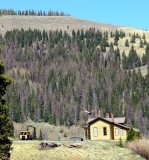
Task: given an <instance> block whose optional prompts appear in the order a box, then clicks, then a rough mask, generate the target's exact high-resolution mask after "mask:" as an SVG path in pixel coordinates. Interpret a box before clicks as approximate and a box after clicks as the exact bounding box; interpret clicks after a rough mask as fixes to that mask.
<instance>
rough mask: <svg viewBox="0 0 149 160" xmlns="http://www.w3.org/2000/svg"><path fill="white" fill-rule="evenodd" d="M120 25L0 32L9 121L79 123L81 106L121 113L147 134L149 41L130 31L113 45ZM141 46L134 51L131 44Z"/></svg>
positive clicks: (82, 118)
mask: <svg viewBox="0 0 149 160" xmlns="http://www.w3.org/2000/svg"><path fill="white" fill-rule="evenodd" d="M124 37H125V32H124V31H117V30H116V32H111V33H110V32H106V31H105V32H101V31H99V30H96V29H94V28H91V29H89V30H86V31H84V30H83V29H82V30H78V31H74V30H73V31H72V34H68V33H67V32H66V31H62V30H56V31H49V32H47V31H45V30H43V31H39V30H37V29H34V30H31V29H29V30H27V31H26V30H23V29H21V30H16V29H14V30H13V31H7V33H6V34H5V35H4V36H1V37H0V48H1V50H0V53H1V54H0V59H2V61H3V62H4V63H5V65H6V71H7V74H8V75H9V76H10V77H11V78H12V79H13V83H12V85H11V86H10V87H9V88H8V92H7V95H6V99H7V104H8V108H9V113H10V116H11V118H12V120H13V121H16V122H23V121H26V120H27V119H28V118H31V119H32V120H34V121H36V122H40V121H43V122H48V123H50V124H54V125H67V126H70V125H74V124H77V125H83V124H85V122H86V120H87V115H86V114H85V113H84V110H85V109H87V110H89V111H91V110H94V109H95V110H96V114H97V110H98V109H99V108H100V109H101V110H102V114H103V115H104V114H105V113H106V111H111V112H113V113H114V114H115V116H126V117H127V118H128V123H129V124H130V125H133V126H134V127H139V129H140V130H141V131H142V132H143V133H144V134H146V135H147V134H149V132H148V129H149V68H148V72H147V75H146V76H142V73H141V71H140V69H138V70H137V71H136V70H135V68H136V67H141V66H145V65H148V63H149V44H148V43H147V41H146V37H145V34H144V35H143V36H141V35H139V34H137V33H134V34H130V35H129V37H130V40H128V39H127V40H126V41H125V43H124V44H123V45H124V46H125V47H126V48H127V47H130V50H129V54H128V55H126V54H125V51H123V52H121V51H120V49H119V45H118V44H119V42H120V41H121V40H122V39H123V38H124ZM136 41H139V42H140V44H139V46H138V48H144V50H145V53H144V54H143V55H142V56H141V57H140V56H139V55H138V54H137V51H136V49H135V48H134V46H135V43H136Z"/></svg>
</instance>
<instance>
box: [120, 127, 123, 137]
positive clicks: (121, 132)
mask: <svg viewBox="0 0 149 160" xmlns="http://www.w3.org/2000/svg"><path fill="white" fill-rule="evenodd" d="M120 135H121V136H122V135H123V129H122V128H121V129H120Z"/></svg>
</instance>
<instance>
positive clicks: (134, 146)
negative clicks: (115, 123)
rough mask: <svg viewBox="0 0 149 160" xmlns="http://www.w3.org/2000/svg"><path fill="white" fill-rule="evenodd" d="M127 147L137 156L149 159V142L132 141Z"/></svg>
mask: <svg viewBox="0 0 149 160" xmlns="http://www.w3.org/2000/svg"><path fill="white" fill-rule="evenodd" d="M126 147H127V148H129V149H131V150H132V151H134V152H135V153H137V154H140V155H141V156H142V157H144V158H145V159H149V141H143V140H142V141H141V140H137V141H131V142H128V143H126Z"/></svg>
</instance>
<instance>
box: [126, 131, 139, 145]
mask: <svg viewBox="0 0 149 160" xmlns="http://www.w3.org/2000/svg"><path fill="white" fill-rule="evenodd" d="M137 139H139V135H138V133H137V132H136V131H134V129H133V128H130V130H129V131H128V136H127V139H126V142H130V141H134V140H137Z"/></svg>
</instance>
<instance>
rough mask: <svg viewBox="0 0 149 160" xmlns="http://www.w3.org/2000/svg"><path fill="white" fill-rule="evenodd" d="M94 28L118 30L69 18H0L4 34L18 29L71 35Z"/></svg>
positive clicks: (113, 27)
mask: <svg viewBox="0 0 149 160" xmlns="http://www.w3.org/2000/svg"><path fill="white" fill-rule="evenodd" d="M92 27H94V28H96V29H99V30H102V31H106V30H107V31H113V30H116V29H118V26H113V25H109V24H103V23H96V22H91V21H87V20H81V19H77V18H74V17H71V16H70V17H69V16H51V17H50V16H9V15H7V16H4V15H3V16H1V17H0V33H1V34H5V33H6V31H8V30H12V29H13V28H16V29H20V28H24V29H26V30H27V29H29V28H31V29H34V28H36V29H40V30H43V29H45V30H46V31H49V30H56V29H61V30H63V31H65V30H66V31H67V32H69V33H71V31H72V30H73V29H74V30H78V29H82V28H83V29H84V30H87V29H89V28H92Z"/></svg>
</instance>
